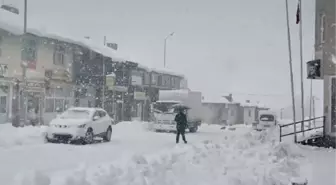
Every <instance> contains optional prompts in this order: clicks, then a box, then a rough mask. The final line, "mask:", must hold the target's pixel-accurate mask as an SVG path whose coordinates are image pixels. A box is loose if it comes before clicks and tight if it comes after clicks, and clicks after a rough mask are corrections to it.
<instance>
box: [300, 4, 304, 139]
mask: <svg viewBox="0 0 336 185" xmlns="http://www.w3.org/2000/svg"><path fill="white" fill-rule="evenodd" d="M299 9H300V12H299V16H300V23H299V24H300V26H299V27H300V30H299V38H300V71H301V114H302V122H301V131H302V135H303V136H304V135H305V134H304V132H303V130H304V119H305V115H304V85H303V46H302V44H303V40H302V0H299Z"/></svg>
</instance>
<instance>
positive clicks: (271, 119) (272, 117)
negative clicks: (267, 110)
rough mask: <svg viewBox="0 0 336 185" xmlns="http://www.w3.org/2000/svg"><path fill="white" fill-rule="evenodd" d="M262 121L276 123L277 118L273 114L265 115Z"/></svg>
mask: <svg viewBox="0 0 336 185" xmlns="http://www.w3.org/2000/svg"><path fill="white" fill-rule="evenodd" d="M260 120H261V121H274V120H275V118H274V116H273V115H271V114H263V115H261V116H260Z"/></svg>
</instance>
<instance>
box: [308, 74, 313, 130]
mask: <svg viewBox="0 0 336 185" xmlns="http://www.w3.org/2000/svg"><path fill="white" fill-rule="evenodd" d="M313 98H314V97H313V80H312V79H311V80H310V97H309V120H311V119H312V103H313ZM310 128H311V121H309V129H310Z"/></svg>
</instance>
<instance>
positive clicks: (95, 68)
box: [0, 29, 186, 124]
mask: <svg viewBox="0 0 336 185" xmlns="http://www.w3.org/2000/svg"><path fill="white" fill-rule="evenodd" d="M60 38H61V37H60ZM61 40H68V39H62V38H61ZM84 42H85V41H84ZM106 48H108V47H106ZM106 48H104V49H106ZM108 49H111V50H112V49H113V48H108ZM22 61H24V62H25V63H26V64H27V70H26V79H27V83H26V84H25V85H24V83H23V82H24V81H23V76H24V75H23V73H24V71H23V68H22V66H21V64H22ZM181 87H184V88H185V87H186V80H185V79H184V77H183V76H182V75H176V74H172V73H169V72H165V71H158V70H152V69H148V68H146V67H141V66H139V65H138V64H137V63H135V62H130V61H120V60H119V61H115V60H114V59H112V58H111V57H109V56H105V55H104V54H101V53H100V52H97V51H93V50H92V49H90V47H88V46H86V45H85V44H84V45H78V44H77V42H76V44H74V43H68V42H64V41H60V40H58V39H53V38H47V36H46V37H43V36H41V35H40V36H38V35H34V34H31V33H27V34H24V35H15V34H13V33H11V32H9V31H8V30H3V29H0V123H5V122H10V121H12V120H13V119H14V118H19V117H20V119H21V121H22V120H23V119H24V118H28V120H31V119H30V118H36V119H35V120H36V122H39V123H42V124H43V123H45V124H47V123H49V122H50V120H51V119H53V118H54V117H55V116H56V115H57V114H58V113H61V112H63V111H64V110H66V109H67V108H68V107H70V106H85V107H102V108H104V109H105V110H107V112H108V113H109V114H110V116H112V117H113V118H114V119H115V120H116V121H131V120H149V115H150V104H151V102H153V101H156V100H157V99H158V92H159V90H160V89H165V90H168V89H180V88H181ZM24 88H25V91H23V89H24ZM24 92H27V96H23V95H24V94H23V93H24ZM23 97H27V98H26V99H23ZM18 115H19V116H18Z"/></svg>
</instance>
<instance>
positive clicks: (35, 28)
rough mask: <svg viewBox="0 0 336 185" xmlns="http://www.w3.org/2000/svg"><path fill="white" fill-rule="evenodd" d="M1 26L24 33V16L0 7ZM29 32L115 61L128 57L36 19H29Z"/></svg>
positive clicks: (10, 30) (20, 33)
mask: <svg viewBox="0 0 336 185" xmlns="http://www.w3.org/2000/svg"><path fill="white" fill-rule="evenodd" d="M0 28H1V29H3V30H5V31H8V32H10V33H12V34H14V35H22V34H23V18H22V16H20V15H17V14H14V13H11V12H8V11H6V10H3V9H0ZM27 32H28V33H30V34H33V35H36V36H39V37H46V38H51V39H55V40H59V41H63V42H67V43H72V44H76V45H79V46H82V47H85V48H88V49H90V50H92V51H95V52H97V53H99V54H102V55H104V56H106V57H110V58H112V60H114V61H120V62H124V61H126V60H127V59H128V57H125V56H120V55H119V54H118V53H117V51H115V50H113V49H111V48H109V47H107V46H104V45H103V44H100V43H97V42H94V41H92V40H90V39H86V38H84V37H79V36H72V35H69V34H66V33H60V32H57V31H55V30H52V31H51V30H48V28H47V27H46V26H41V24H37V23H36V22H34V21H31V20H28V22H27Z"/></svg>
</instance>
